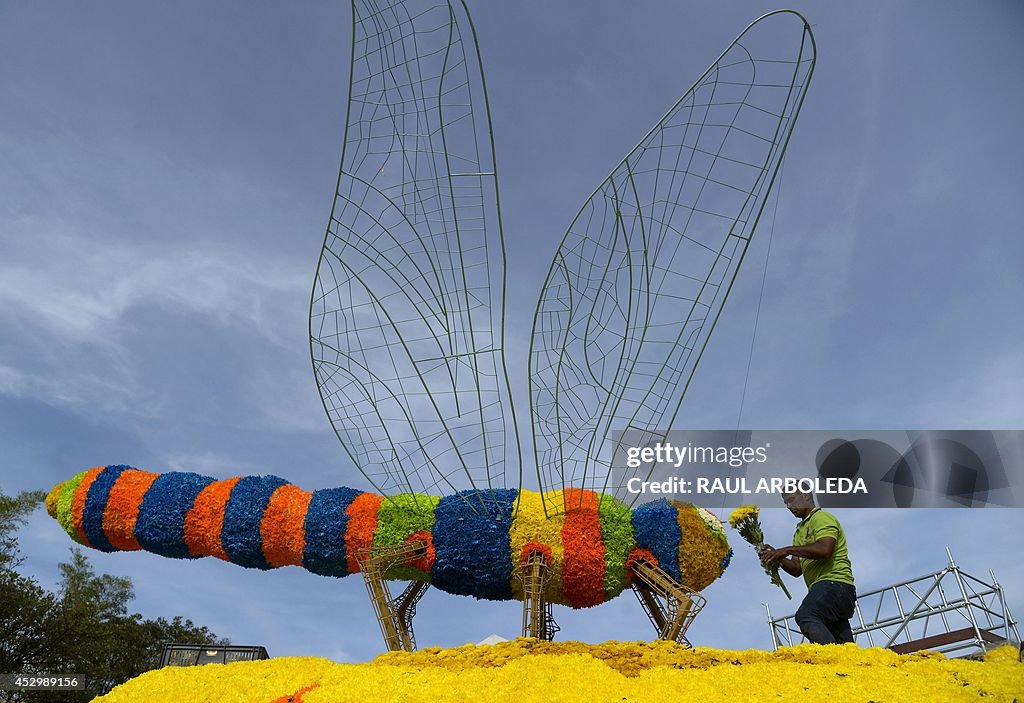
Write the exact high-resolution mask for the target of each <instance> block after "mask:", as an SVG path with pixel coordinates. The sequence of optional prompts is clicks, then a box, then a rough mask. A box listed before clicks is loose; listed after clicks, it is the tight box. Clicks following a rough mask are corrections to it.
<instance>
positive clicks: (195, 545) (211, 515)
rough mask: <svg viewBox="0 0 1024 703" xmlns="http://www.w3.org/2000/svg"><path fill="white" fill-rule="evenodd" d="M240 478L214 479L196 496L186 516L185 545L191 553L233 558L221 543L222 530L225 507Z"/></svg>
mask: <svg viewBox="0 0 1024 703" xmlns="http://www.w3.org/2000/svg"><path fill="white" fill-rule="evenodd" d="M241 480H242V478H241V477H240V476H236V477H235V478H229V479H227V480H226V481H214V482H213V483H211V484H210V485H209V486H207V487H206V488H204V489H203V490H202V491H200V492H199V495H198V496H196V499H195V501H194V502H193V503H192V509H191V510H189V511H188V515H186V516H185V530H184V538H185V544H186V545H187V546H188V551H189V552H191V553H192V556H195V557H217V558H218V559H223V560H224V561H231V560H230V559H228V554H227V552H225V551H224V547H223V546H222V545H221V543H220V533H221V530H223V528H224V508H225V507H226V506H227V504H228V499H229V498H231V491H232V489H233V488H234V487H235V484H236V483H238V482H239V481H241Z"/></svg>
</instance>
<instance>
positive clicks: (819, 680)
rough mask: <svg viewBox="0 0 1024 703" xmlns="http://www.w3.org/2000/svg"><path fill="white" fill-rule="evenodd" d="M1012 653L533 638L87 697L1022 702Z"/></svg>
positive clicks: (240, 668)
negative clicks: (970, 656)
mask: <svg viewBox="0 0 1024 703" xmlns="http://www.w3.org/2000/svg"><path fill="white" fill-rule="evenodd" d="M1016 654H1017V653H1016V651H1015V650H1014V651H1010V652H1008V653H1005V652H1002V651H999V652H996V653H994V654H993V655H990V656H989V657H987V658H986V661H984V662H975V661H966V660H961V659H946V658H944V657H943V656H942V655H939V654H931V653H924V654H916V655H914V654H912V655H899V654H895V653H894V652H891V651H889V650H885V649H880V648H872V649H861V648H859V647H857V646H855V645H838V646H837V645H830V646H820V645H800V646H797V647H789V648H783V649H780V650H779V651H777V652H765V651H760V650H747V651H729V650H721V649H710V648H704V647H699V648H697V649H685V648H683V647H682V646H680V645H677V644H675V643H672V642H651V643H645V642H606V643H605V644H599V645H591V644H584V643H581V642H538V641H537V640H529V639H519V640H515V641H512V642H503V643H500V644H496V645H493V646H480V647H477V646H473V645H466V646H463V647H458V648H455V649H437V648H431V649H425V650H422V651H420V652H414V653H406V652H392V653H388V654H384V655H381V656H380V657H378V658H377V659H376V660H374V661H373V662H371V663H368V664H335V663H333V662H330V661H328V660H326V659H318V658H313V657H294V658H287V657H286V658H281V659H272V660H270V661H263V662H239V663H236V664H228V665H221V664H210V665H207V666H198V667H187V668H176V667H168V668H165V669H158V670H156V671H151V672H148V673H146V674H143V675H142V676H139V677H137V678H135V679H133V680H131V681H129V682H127V683H125V684H123V685H121V686H118V687H117V688H115V689H114V690H113V691H111V692H110V693H109V694H107V695H106V696H101V697H99V698H97V699H95V703H134V702H135V701H147V703H172V702H173V703H199V702H200V701H232V702H233V703H271V702H272V701H277V700H284V701H287V700H288V699H289V697H291V696H292V695H294V694H296V693H298V692H301V700H302V701H303V703H344V702H347V701H367V700H372V701H393V702H395V703H399V702H401V703H448V702H449V701H466V702H469V701H473V702H476V701H481V702H487V701H522V702H524V703H534V702H537V703H540V702H547V701H555V702H562V701H564V702H569V701H597V702H604V701H607V702H609V703H611V702H612V701H614V702H615V703H621V701H623V700H629V701H633V702H637V701H652V702H657V703H664V702H665V701H681V700H687V701H691V700H692V701H701V703H726V702H731V701H736V700H750V701H801V702H802V703H806V701H810V700H828V701H829V703H854V702H856V703H866V702H867V701H943V702H944V703H945V702H950V703H956V702H958V701H979V700H980V701H984V702H985V703H997V702H999V701H1005V702H1006V703H1010V701H1012V700H1013V699H1014V698H1017V699H1018V700H1019V699H1021V698H1024V665H1022V664H1020V663H1018V661H1017V656H1016Z"/></svg>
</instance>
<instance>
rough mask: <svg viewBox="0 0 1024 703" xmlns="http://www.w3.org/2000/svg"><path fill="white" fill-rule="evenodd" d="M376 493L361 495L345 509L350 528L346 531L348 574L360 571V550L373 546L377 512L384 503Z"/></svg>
mask: <svg viewBox="0 0 1024 703" xmlns="http://www.w3.org/2000/svg"><path fill="white" fill-rule="evenodd" d="M383 500H384V498H383V497H382V496H379V495H376V494H375V493H360V494H359V495H358V496H356V499H355V500H353V501H352V503H351V504H349V506H348V508H346V509H345V514H346V515H348V527H347V529H346V530H345V557H346V559H347V560H348V572H349V573H350V574H354V573H356V572H357V571H359V559H358V556H359V550H360V549H364V548H367V547H370V546H372V545H373V533H374V532H376V531H377V511H378V510H380V504H381V502H383Z"/></svg>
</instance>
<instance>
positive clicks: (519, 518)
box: [509, 490, 569, 605]
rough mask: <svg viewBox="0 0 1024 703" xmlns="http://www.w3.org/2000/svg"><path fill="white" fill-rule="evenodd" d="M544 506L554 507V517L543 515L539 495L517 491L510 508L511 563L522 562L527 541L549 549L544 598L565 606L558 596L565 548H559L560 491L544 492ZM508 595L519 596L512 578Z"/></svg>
mask: <svg viewBox="0 0 1024 703" xmlns="http://www.w3.org/2000/svg"><path fill="white" fill-rule="evenodd" d="M546 495H547V498H548V504H549V505H554V506H558V508H559V510H557V511H556V512H557V514H555V515H552V516H551V517H546V516H545V515H544V504H543V503H542V502H541V494H540V493H536V492H534V491H522V490H521V491H519V496H518V497H517V498H516V504H515V506H513V508H512V515H513V516H514V517H513V518H512V528H511V529H510V530H509V537H510V538H511V550H510V551H511V559H512V563H513V564H519V563H520V562H521V561H522V556H523V547H525V546H526V544H527V542H540V543H541V544H546V545H548V546H549V547H551V561H552V564H551V567H550V568H551V571H550V576H549V578H548V581H547V584H546V586H545V588H544V595H545V597H546V598H547V599H548V600H549V601H551V602H552V603H561V604H562V605H568V604H569V601H568V600H567V599H566V597H565V594H563V593H562V561H563V559H564V556H565V548H564V547H563V545H562V527H563V526H564V525H565V512H564V511H563V510H561V509H560V508H561V507H562V505H563V503H564V497H563V495H562V491H549V492H548V493H546ZM512 593H513V594H514V595H515V597H516V598H518V599H522V597H523V584H522V582H521V581H520V580H519V579H518V578H516V576H515V574H514V572H513V576H512Z"/></svg>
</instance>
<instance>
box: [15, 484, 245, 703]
mask: <svg viewBox="0 0 1024 703" xmlns="http://www.w3.org/2000/svg"><path fill="white" fill-rule="evenodd" d="M43 498H44V496H43V494H42V493H41V492H38V491H37V492H31V493H22V494H19V495H18V496H17V497H15V498H9V497H8V496H6V495H5V494H4V493H3V492H2V491H0V673H4V674H30V675H31V674H78V675H81V676H83V677H84V678H85V681H86V689H85V690H84V691H0V701H4V702H10V703H14V702H19V703H20V702H22V701H25V702H30V703H50V702H53V703H57V702H61V703H63V702H65V701H67V702H69V703H70V702H73V701H83V702H84V701H89V700H92V699H93V698H94V697H96V696H98V695H101V694H103V693H106V692H107V691H109V690H110V689H111V688H113V687H114V686H116V685H117V684H119V683H122V682H124V681H127V680H128V679H130V678H133V677H135V676H138V675H139V674H141V673H143V672H145V671H147V670H149V669H152V668H154V667H155V666H157V665H158V664H159V657H160V653H161V652H162V650H163V646H164V645H165V644H169V643H172V642H174V643H180V644H227V643H228V640H225V639H219V638H218V637H217V636H216V635H215V634H213V633H212V632H210V630H209V629H207V628H206V627H199V626H197V625H195V624H194V623H192V621H191V620H186V619H184V618H182V617H181V616H175V617H173V618H172V619H171V620H170V621H168V620H167V619H165V618H163V617H158V618H156V619H155V620H154V619H146V618H144V617H143V616H142V615H140V614H139V613H130V612H129V605H130V603H131V601H132V599H133V598H134V595H135V593H134V588H133V587H132V582H131V579H128V578H125V577H123V576H111V575H109V574H99V575H97V574H96V571H95V570H94V569H93V567H92V564H91V563H90V562H89V560H88V559H87V558H86V556H85V555H84V554H83V553H82V551H81V550H80V549H78V548H72V549H71V559H70V560H69V561H67V562H63V563H61V564H59V565H58V568H59V570H60V574H61V579H60V584H59V586H58V589H57V592H56V593H51V592H49V591H47V590H46V589H45V588H43V587H41V586H40V585H39V584H38V583H37V582H36V581H35V580H34V579H31V578H29V577H26V576H24V575H22V574H19V573H18V572H17V571H16V570H15V569H16V567H17V566H20V565H21V562H22V559H21V558H20V557H19V552H18V542H17V538H16V535H15V530H16V529H17V527H18V526H19V525H23V524H24V522H25V519H26V518H27V517H28V515H30V514H31V512H32V511H33V510H34V509H35V508H36V507H38V506H39V504H40V503H41V502H42V501H43Z"/></svg>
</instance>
